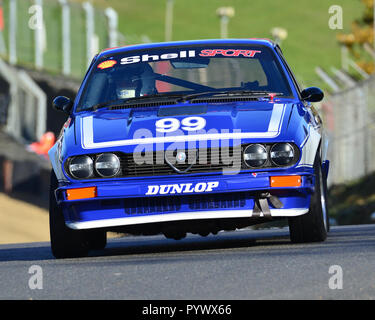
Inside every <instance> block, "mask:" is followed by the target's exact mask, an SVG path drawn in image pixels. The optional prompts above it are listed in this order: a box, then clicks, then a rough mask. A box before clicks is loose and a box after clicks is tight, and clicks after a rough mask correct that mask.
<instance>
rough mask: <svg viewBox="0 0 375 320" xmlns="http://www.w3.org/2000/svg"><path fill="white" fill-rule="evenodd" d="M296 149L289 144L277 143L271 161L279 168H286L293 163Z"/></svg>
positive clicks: (273, 147) (272, 151) (272, 150)
mask: <svg viewBox="0 0 375 320" xmlns="http://www.w3.org/2000/svg"><path fill="white" fill-rule="evenodd" d="M293 159H294V149H293V147H292V146H291V145H290V144H289V143H277V144H275V145H273V146H272V148H271V160H272V162H273V163H274V164H276V165H278V166H286V165H288V164H290V163H291V162H293Z"/></svg>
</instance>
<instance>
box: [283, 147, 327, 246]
mask: <svg viewBox="0 0 375 320" xmlns="http://www.w3.org/2000/svg"><path fill="white" fill-rule="evenodd" d="M314 172H315V188H314V189H315V190H314V193H313V194H312V195H311V202H310V208H309V211H308V212H307V213H306V214H304V215H302V216H298V217H293V218H289V219H288V222H289V231H290V239H291V241H292V242H294V243H306V242H320V241H324V240H326V238H327V232H328V228H329V224H328V223H329V220H328V212H327V210H326V190H327V187H326V181H325V177H324V176H323V173H322V168H321V161H320V156H319V154H317V156H316V158H315V162H314Z"/></svg>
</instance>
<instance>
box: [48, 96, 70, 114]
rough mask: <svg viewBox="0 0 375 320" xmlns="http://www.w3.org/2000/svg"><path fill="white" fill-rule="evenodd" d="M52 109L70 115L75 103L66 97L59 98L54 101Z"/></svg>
mask: <svg viewBox="0 0 375 320" xmlns="http://www.w3.org/2000/svg"><path fill="white" fill-rule="evenodd" d="M52 107H53V108H54V109H56V110H57V111H63V112H65V113H68V114H69V113H70V111H71V110H72V107H73V101H72V100H70V99H69V98H67V97H64V96H58V97H56V98H55V99H53V102H52Z"/></svg>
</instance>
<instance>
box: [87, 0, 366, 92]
mask: <svg viewBox="0 0 375 320" xmlns="http://www.w3.org/2000/svg"><path fill="white" fill-rule="evenodd" d="M93 3H94V4H96V5H97V6H99V7H103V8H105V7H107V6H112V7H113V8H114V9H116V10H117V12H118V13H119V20H120V21H119V24H120V25H119V29H120V31H121V32H122V33H123V34H125V35H138V36H139V37H140V36H141V35H147V36H148V37H149V38H150V39H151V40H152V41H154V42H159V41H164V19H165V6H166V1H165V0H164V1H163V0H160V1H156V0H142V1H139V0H94V1H93ZM333 4H335V5H340V6H341V7H342V8H343V23H344V29H343V30H331V29H329V27H328V20H329V18H330V15H329V13H328V9H329V7H330V6H331V5H333ZM220 6H232V7H234V8H235V17H234V18H232V19H231V21H230V22H229V28H228V29H229V36H230V37H231V38H250V37H266V38H269V37H270V36H271V35H270V30H271V29H272V28H273V27H276V26H277V27H283V28H286V29H287V31H288V38H287V39H286V40H285V41H284V42H283V43H282V49H283V52H284V54H285V56H286V58H287V60H288V62H289V64H290V65H291V67H292V69H293V71H294V73H295V74H296V75H297V77H298V79H299V81H301V82H302V83H303V84H304V85H305V86H311V85H320V84H321V82H320V80H319V78H318V77H317V75H316V74H315V71H314V69H315V67H316V66H322V67H323V68H325V69H326V70H328V71H329V69H330V67H331V66H334V67H336V68H340V64H341V53H340V47H339V45H338V42H337V41H336V35H337V34H338V33H339V32H347V31H350V26H351V22H352V21H353V20H354V19H356V18H359V17H360V16H361V14H362V11H363V8H364V7H363V5H362V4H361V1H360V0H337V1H334V2H330V1H327V0H314V1H311V0H297V1H294V0H252V1H249V0H210V1H202V0H175V2H174V20H173V21H174V23H173V40H189V39H211V38H219V37H220V28H219V19H218V17H217V16H216V13H215V12H216V9H217V8H218V7H220Z"/></svg>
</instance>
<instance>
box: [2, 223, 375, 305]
mask: <svg viewBox="0 0 375 320" xmlns="http://www.w3.org/2000/svg"><path fill="white" fill-rule="evenodd" d="M33 266H37V267H33ZM330 272H331V273H330ZM36 276H38V278H36ZM332 277H333V278H332ZM33 284H34V285H33ZM341 285H342V286H341ZM0 299H11V300H13V299H17V300H29V299H35V300H38V299H43V300H44V299H45V300H49V299H74V300H76V299H80V300H81V299H113V300H117V299H137V300H146V299H147V300H148V299H162V300H164V299H169V300H172V299H173V300H176V299H177V300H180V299H183V300H189V299H193V300H197V299H198V300H200V299H203V300H205V299H210V300H218V299H225V300H243V299H366V300H367V299H375V225H360V226H340V227H333V228H332V230H331V232H330V235H329V238H328V239H327V241H326V242H323V243H313V244H291V243H290V240H289V232H288V230H287V229H272V230H258V231H254V230H248V229H245V230H239V231H236V232H222V233H219V234H218V235H216V236H208V237H200V236H193V235H189V236H188V237H187V238H185V239H184V240H181V241H175V240H168V239H165V238H164V237H162V236H152V237H123V238H117V239H110V240H109V242H108V245H107V248H106V249H105V250H101V251H94V252H92V253H91V254H90V256H89V257H87V258H80V259H63V260H56V259H54V258H53V256H52V254H51V251H50V247H49V243H48V242H38V243H26V244H8V245H1V246H0Z"/></svg>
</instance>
